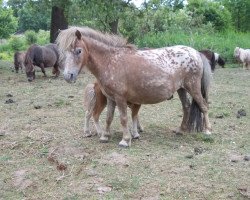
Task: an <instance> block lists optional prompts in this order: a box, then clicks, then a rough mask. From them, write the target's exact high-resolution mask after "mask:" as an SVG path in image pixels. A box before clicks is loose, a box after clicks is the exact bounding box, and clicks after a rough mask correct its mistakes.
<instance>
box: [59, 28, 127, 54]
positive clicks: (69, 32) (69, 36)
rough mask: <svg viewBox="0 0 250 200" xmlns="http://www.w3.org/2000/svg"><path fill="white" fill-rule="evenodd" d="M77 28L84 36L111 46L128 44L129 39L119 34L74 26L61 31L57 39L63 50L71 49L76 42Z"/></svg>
mask: <svg viewBox="0 0 250 200" xmlns="http://www.w3.org/2000/svg"><path fill="white" fill-rule="evenodd" d="M77 30H78V31H80V32H81V33H82V35H83V36H84V37H87V38H91V39H93V40H96V41H98V42H101V43H103V44H105V45H108V46H111V47H125V46H127V40H126V39H125V38H123V37H120V36H118V35H112V34H108V33H102V32H100V31H96V30H94V29H91V28H89V27H76V26H73V27H70V28H68V29H65V30H62V31H60V33H59V35H58V37H57V39H56V43H57V45H58V47H59V49H60V50H61V51H67V50H69V49H70V47H71V45H72V44H73V43H74V41H75V39H76V35H75V33H76V31H77Z"/></svg>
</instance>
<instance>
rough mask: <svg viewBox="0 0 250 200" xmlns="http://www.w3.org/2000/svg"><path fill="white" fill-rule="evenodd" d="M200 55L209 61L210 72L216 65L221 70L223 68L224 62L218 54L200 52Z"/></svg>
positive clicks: (207, 51)
mask: <svg viewBox="0 0 250 200" xmlns="http://www.w3.org/2000/svg"><path fill="white" fill-rule="evenodd" d="M199 52H200V53H202V54H204V55H205V56H206V57H207V59H208V60H209V63H210V66H211V69H212V71H214V70H215V66H216V64H218V65H220V66H221V67H222V68H224V66H225V63H226V62H225V60H224V59H223V58H222V57H221V56H220V54H218V53H215V52H213V51H211V50H207V49H206V50H200V51H199Z"/></svg>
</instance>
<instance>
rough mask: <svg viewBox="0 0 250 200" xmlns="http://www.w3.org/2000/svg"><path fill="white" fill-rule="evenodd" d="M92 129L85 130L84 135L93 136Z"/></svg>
mask: <svg viewBox="0 0 250 200" xmlns="http://www.w3.org/2000/svg"><path fill="white" fill-rule="evenodd" d="M91 136H92V134H91V131H85V132H84V135H83V137H91Z"/></svg>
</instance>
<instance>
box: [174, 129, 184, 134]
mask: <svg viewBox="0 0 250 200" xmlns="http://www.w3.org/2000/svg"><path fill="white" fill-rule="evenodd" d="M173 133H175V134H176V135H183V134H184V133H185V131H183V130H182V129H181V128H177V129H175V130H173Z"/></svg>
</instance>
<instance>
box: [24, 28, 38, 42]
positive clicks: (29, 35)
mask: <svg viewBox="0 0 250 200" xmlns="http://www.w3.org/2000/svg"><path fill="white" fill-rule="evenodd" d="M25 38H26V42H27V44H28V45H31V44H34V43H37V33H36V32H35V31H32V30H28V31H26V32H25Z"/></svg>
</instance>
